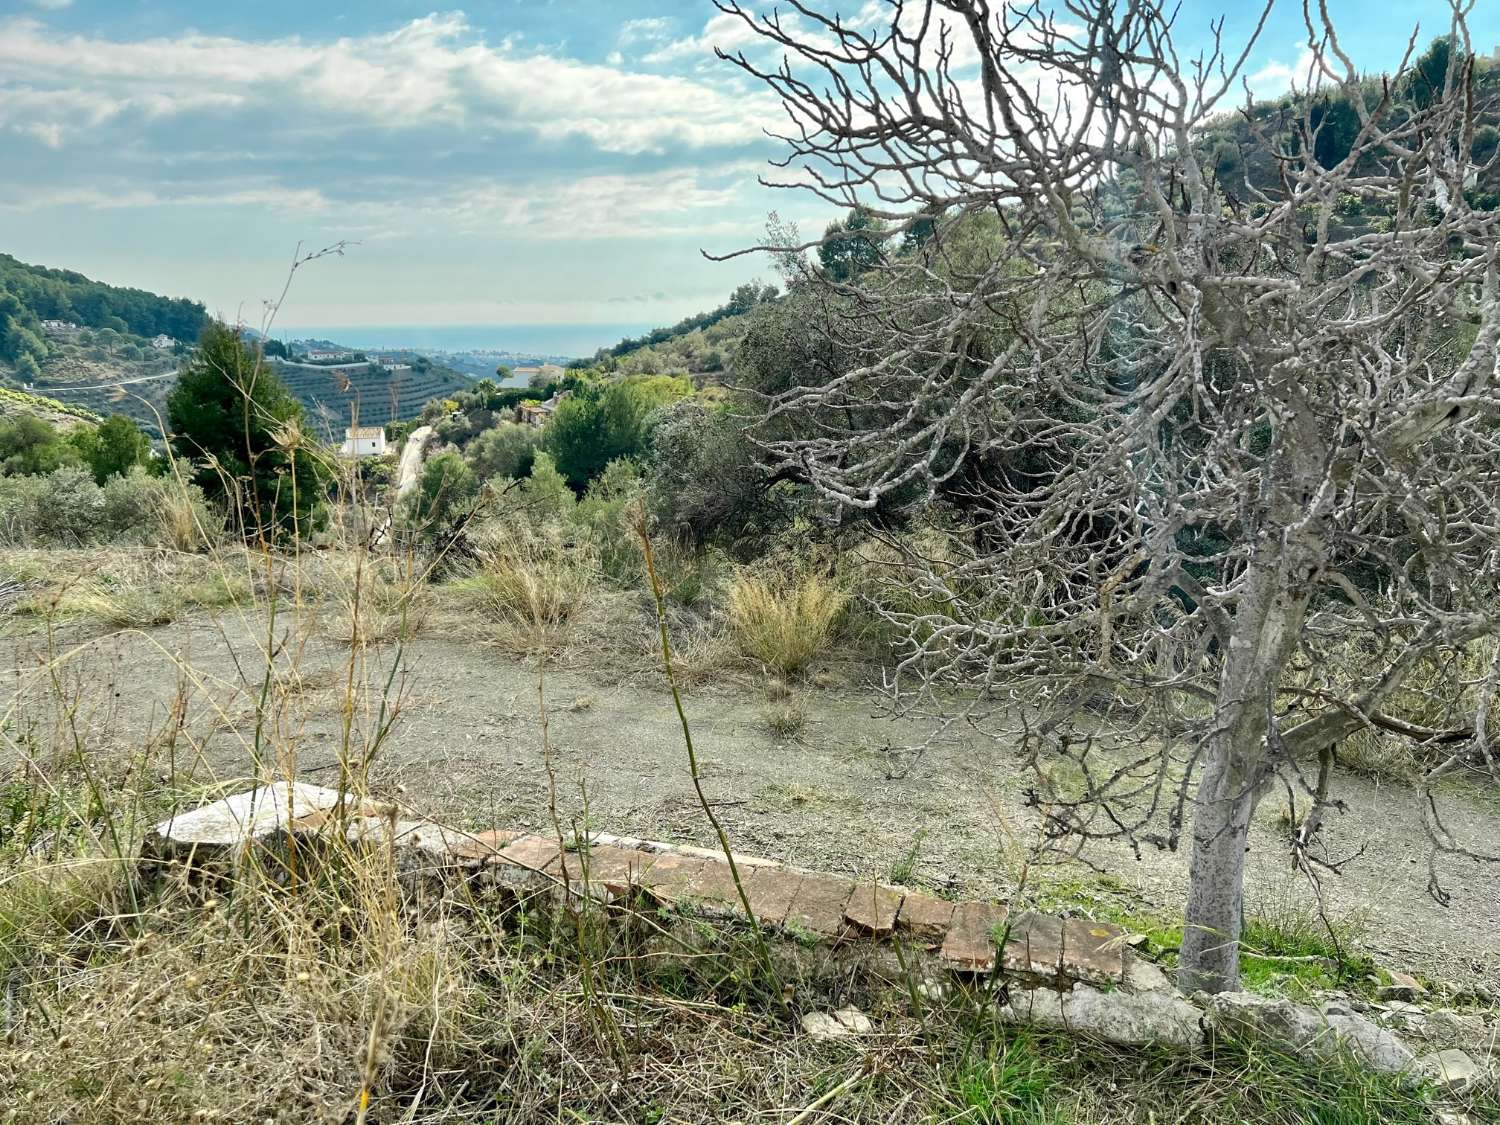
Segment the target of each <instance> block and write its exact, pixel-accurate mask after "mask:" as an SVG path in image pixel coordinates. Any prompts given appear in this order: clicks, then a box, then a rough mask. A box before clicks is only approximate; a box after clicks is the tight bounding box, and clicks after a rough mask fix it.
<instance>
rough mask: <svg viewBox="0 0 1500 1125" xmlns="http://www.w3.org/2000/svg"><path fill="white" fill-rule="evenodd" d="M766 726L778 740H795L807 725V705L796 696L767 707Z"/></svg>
mask: <svg viewBox="0 0 1500 1125" xmlns="http://www.w3.org/2000/svg"><path fill="white" fill-rule="evenodd" d="M765 717H766V728H767V729H768V730H770V732H771V735H772V736H773V737H774V738H775V739H776V740H777V741H778V742H791V741H793V740H795V739H796V738H797V737H798V736H799V735H800V734H801V733H802V731H803V728H804V727H806V726H807V707H806V706H805V705H804V704H803V702H802V700H800V699H797V698H795V697H793V698H790V699H783V700H781V701H779V702H777V703H772V704H770V705H769V706H767V707H766V710H765Z"/></svg>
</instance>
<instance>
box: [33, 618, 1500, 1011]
mask: <svg viewBox="0 0 1500 1125" xmlns="http://www.w3.org/2000/svg"><path fill="white" fill-rule="evenodd" d="M260 628H261V625H260V623H259V622H250V621H246V620H244V619H242V618H241V617H240V616H239V615H238V614H236V613H234V612H230V613H226V614H223V615H221V616H219V617H217V618H209V617H206V616H199V617H195V618H192V619H187V620H184V621H181V622H178V623H176V624H172V625H168V626H164V627H160V628H155V629H149V630H144V631H126V632H118V633H114V634H105V633H104V632H103V631H102V630H101V629H100V628H99V627H97V626H91V627H82V626H78V627H73V628H71V629H69V630H67V631H65V632H64V633H63V634H61V635H58V636H55V637H54V638H53V640H52V642H51V645H52V651H53V652H55V653H66V654H67V655H66V659H65V660H64V661H63V662H62V664H63V668H64V671H65V675H64V680H65V682H66V683H67V684H68V685H70V689H69V690H70V691H71V690H75V689H76V691H77V694H78V696H79V697H80V698H81V699H83V700H85V701H86V702H85V705H84V706H83V707H82V708H81V710H80V713H79V714H80V717H81V719H82V721H83V722H84V724H85V726H86V727H87V728H88V729H89V730H90V731H91V732H92V733H91V734H90V743H91V745H93V746H96V747H98V748H100V750H99V752H104V750H105V749H107V748H110V747H114V748H116V749H117V748H118V747H120V746H122V745H134V744H139V742H140V740H141V738H142V735H143V734H144V732H145V731H146V730H147V729H149V728H158V729H159V728H161V727H162V726H163V725H164V724H165V723H167V722H168V721H169V718H170V715H171V713H172V707H173V703H174V698H176V697H177V696H178V694H179V692H180V693H181V698H182V699H183V701H184V703H185V715H186V718H185V725H184V728H183V736H182V737H181V738H179V739H178V740H177V750H176V752H175V753H176V764H175V766H174V767H173V768H176V769H180V770H183V771H188V770H191V771H192V772H194V773H195V774H196V775H197V776H198V777H199V778H200V779H203V778H209V777H212V778H214V779H217V780H219V781H222V782H225V783H229V782H233V781H235V780H236V779H248V778H249V777H251V776H253V775H254V773H255V772H256V765H255V759H256V754H257V751H256V746H255V740H254V737H253V734H252V731H251V730H250V727H251V725H252V724H249V723H247V721H246V720H247V719H248V718H249V717H250V716H251V715H252V714H253V710H254V699H255V696H256V694H257V693H258V692H259V690H260V685H261V681H260V671H261V669H262V668H263V666H264V664H263V661H262V660H261V658H260V655H259V654H260V652H261V638H260V634H259V629H260ZM10 631H11V633H12V636H11V639H10V641H9V642H8V644H7V646H6V650H5V651H6V655H7V658H8V661H9V663H10V664H11V666H12V667H13V668H14V670H15V671H14V673H9V672H8V673H7V676H6V679H7V682H8V684H16V683H20V682H28V683H29V682H33V681H34V679H35V677H26V676H25V674H26V672H27V671H28V670H35V669H37V668H38V666H39V664H38V657H39V653H41V652H43V651H44V650H45V649H46V644H47V642H46V639H45V637H44V636H43V634H41V633H40V632H39V631H38V630H37V629H36V628H35V627H34V626H33V627H28V628H25V629H21V628H12V629H11V630H10ZM279 637H280V638H281V641H282V642H283V644H282V660H283V663H284V665H285V667H286V668H290V667H292V664H293V663H294V664H295V667H296V671H295V673H292V672H284V673H283V675H282V676H281V677H279V678H278V680H277V682H276V685H275V688H276V690H277V691H278V692H280V693H281V695H282V696H283V698H285V699H286V701H287V706H286V708H285V709H284V713H283V715H282V717H281V719H280V720H279V721H278V723H277V727H278V729H277V730H276V731H274V732H267V733H266V735H265V736H264V737H263V739H262V742H263V745H270V744H272V743H274V744H276V745H278V746H280V747H281V748H282V751H281V753H282V754H283V756H284V757H286V758H289V759H292V760H294V761H295V766H296V770H297V773H298V775H299V776H300V777H302V778H303V779H305V780H308V781H311V782H314V783H325V784H326V783H330V782H332V781H334V780H335V779H336V778H337V773H338V765H339V759H340V753H341V747H342V746H343V745H344V744H345V738H346V736H345V722H344V716H343V715H342V714H341V709H340V706H339V701H340V699H341V698H342V692H343V685H344V683H345V678H346V676H347V675H348V652H349V650H348V647H347V646H346V645H343V644H340V643H338V642H336V641H333V640H330V639H327V638H326V637H324V636H322V635H320V634H318V633H309V634H295V633H286V634H279ZM588 655H589V654H587V653H583V654H579V653H573V654H571V657H570V659H568V660H567V661H566V662H565V666H564V667H561V668H553V669H552V670H550V671H549V672H548V673H547V674H546V676H545V683H544V685H543V688H542V697H544V698H545V700H546V702H547V709H548V715H549V738H550V742H551V744H552V747H553V753H552V760H553V763H554V765H555V773H556V779H557V781H556V798H557V802H558V804H559V806H560V808H561V809H562V812H563V815H564V817H565V818H577V819H580V820H582V819H585V818H586V819H587V820H588V822H589V823H591V824H593V825H594V826H596V827H600V828H605V829H607V830H609V831H612V832H615V833H620V834H628V835H633V836H639V837H643V838H653V839H660V840H668V841H680V842H690V843H699V844H708V843H711V842H712V841H711V836H710V833H709V831H708V829H707V826H706V824H705V822H704V819H703V816H702V813H701V811H700V810H699V809H698V807H697V804H696V802H695V799H694V796H693V791H692V787H691V784H690V781H689V778H688V773H687V767H686V760H685V756H684V750H683V740H682V731H681V728H680V727H679V725H678V722H677V718H676V715H675V713H674V711H673V710H672V706H671V702H670V698H669V696H668V695H667V693H666V691H665V689H664V685H663V684H662V683H661V682H660V680H659V678H658V677H656V676H654V675H652V674H650V673H649V671H644V670H641V669H640V668H637V669H636V670H635V672H634V673H633V674H629V675H622V674H620V672H619V670H618V669H617V668H610V667H608V665H607V662H606V661H605V660H604V659H603V658H602V657H601V658H600V660H599V661H598V662H591V661H590V660H589V659H588ZM393 659H394V650H390V649H388V650H384V652H383V655H381V656H380V657H378V658H377V659H376V661H375V662H374V663H372V665H371V666H369V667H367V668H365V669H363V670H362V672H361V675H362V677H363V679H364V680H365V681H366V682H367V683H368V684H369V685H371V690H372V692H375V693H378V689H379V686H380V685H382V684H384V683H385V682H386V680H387V677H388V676H389V675H390V674H391V671H392V667H391V663H390V662H391V661H392V660H393ZM594 663H596V665H597V666H596V668H595V669H594V670H591V668H590V665H591V664H594ZM601 668H602V669H603V671H600V670H598V669H601ZM394 671H395V675H394V678H393V679H392V680H391V683H392V691H393V692H394V693H396V694H398V695H399V697H400V699H401V706H400V714H399V716H398V718H397V721H396V723H395V725H394V727H393V728H392V730H391V732H390V734H389V736H388V737H387V738H386V739H385V740H384V742H383V744H382V745H381V747H380V749H379V751H378V753H377V754H376V756H375V758H374V760H373V762H372V764H371V768H370V779H371V781H372V784H373V785H374V788H375V790H376V791H377V792H378V793H379V794H381V795H384V796H389V797H393V798H396V799H398V800H400V801H401V802H403V803H404V804H406V805H407V806H409V807H410V808H412V809H413V810H414V811H416V812H418V813H420V814H421V815H425V816H429V817H433V818H435V819H439V820H443V821H446V822H449V823H455V824H459V825H462V826H465V827H491V826H499V827H511V828H538V827H542V826H544V825H545V824H546V823H547V818H548V811H547V810H548V802H549V781H548V771H547V768H546V758H545V756H544V754H543V750H542V738H541V731H540V724H539V721H538V715H539V705H538V701H539V694H538V672H537V668H536V666H535V662H534V661H531V660H528V659H522V658H518V657H515V656H513V655H508V654H506V653H503V652H501V651H499V650H498V649H496V648H494V647H492V646H487V645H483V644H478V643H475V642H473V641H472V640H464V639H458V638H457V636H456V635H454V634H453V633H452V631H445V630H439V631H437V632H433V633H429V634H427V635H423V636H419V637H418V638H417V639H415V640H414V641H412V642H410V643H409V644H408V645H407V646H406V647H405V649H404V650H403V651H402V653H401V658H400V664H399V666H398V667H396V668H395V669H394ZM851 680H852V677H844V682H843V683H842V686H840V685H831V686H827V687H823V688H817V687H806V688H804V689H800V690H801V692H802V697H801V700H800V702H801V703H802V705H803V706H805V709H806V712H807V716H808V718H807V724H806V726H805V728H804V729H803V730H802V731H801V732H800V733H799V734H798V735H796V736H795V737H791V738H777V737H776V736H774V735H773V734H772V733H771V731H770V729H769V728H768V724H767V718H766V713H767V707H768V704H767V701H766V698H765V696H764V693H763V689H762V687H761V686H760V684H759V682H758V681H757V680H756V679H755V678H754V677H750V676H748V675H744V674H732V675H729V674H726V675H724V676H722V677H719V678H717V679H715V680H713V681H710V682H707V683H703V684H699V685H696V686H694V687H692V688H691V690H690V691H689V692H688V697H687V711H688V715H689V718H690V720H691V723H692V728H693V733H694V737H695V740H696V743H697V747H698V753H699V756H700V759H701V762H702V765H703V772H704V778H705V788H706V789H707V791H708V794H709V796H710V797H711V799H713V800H714V802H715V803H716V805H717V807H718V810H719V813H720V816H721V817H722V818H723V820H724V822H725V824H726V826H727V828H728V829H729V831H730V834H731V835H732V837H733V838H734V841H735V843H736V845H737V847H738V848H740V849H742V850H744V851H747V852H753V853H758V854H761V855H766V856H770V857H774V858H775V859H778V860H782V861H785V862H789V863H795V864H802V865H805V866H808V867H813V868H818V869H822V870H827V871H833V872H840V873H845V874H849V875H853V876H860V877H865V878H872V879H890V878H893V877H898V878H899V879H900V881H903V882H906V883H908V884H912V885H917V886H923V887H927V888H929V889H934V890H937V891H939V892H942V893H945V894H949V895H958V894H968V895H995V896H998V897H1001V898H1005V897H1009V896H1010V895H1011V894H1012V893H1013V891H1014V881H1015V879H1016V876H1017V871H1018V867H1017V859H1018V844H1020V843H1024V842H1026V841H1029V840H1030V839H1031V832H1030V829H1031V827H1032V825H1033V821H1032V819H1031V815H1032V814H1030V813H1029V812H1028V811H1027V810H1026V808H1025V806H1024V797H1023V794H1024V791H1025V788H1026V785H1027V779H1028V774H1027V773H1026V771H1025V770H1024V769H1023V768H1022V767H1021V765H1020V763H1019V762H1018V761H1017V758H1016V755H1015V752H1014V748H1013V747H1012V746H1009V745H1006V744H1005V743H1004V742H1003V741H1002V742H999V743H997V742H994V741H991V740H989V739H986V738H982V737H980V736H978V735H976V734H974V733H972V732H970V731H967V730H965V731H961V732H955V733H953V734H952V735H951V736H950V737H947V738H945V739H944V740H941V741H939V742H937V743H935V744H934V745H932V746H931V747H930V748H928V749H927V750H926V751H925V752H924V753H923V754H922V755H920V756H919V757H917V758H915V760H913V759H912V758H911V757H909V756H907V755H905V754H902V753H900V752H899V749H900V748H901V747H904V746H908V745H912V744H915V743H917V742H920V741H921V740H922V738H923V737H924V735H925V733H926V728H925V727H923V726H922V725H921V724H919V723H917V722H915V721H912V720H892V719H890V718H889V717H887V716H885V715H884V714H883V713H882V708H881V700H880V698H879V696H878V694H877V693H875V692H874V691H872V690H866V689H862V688H859V687H856V686H850V681H851ZM37 708H38V704H36V703H35V702H34V701H33V702H32V703H30V704H28V705H27V707H26V708H25V710H24V712H23V713H25V714H28V715H30V716H32V717H33V718H34V717H35V716H36V715H37V714H38V713H39V712H38V710H37ZM376 716H377V709H376V705H375V700H374V698H373V696H372V698H371V699H369V700H367V701H366V703H365V704H364V705H362V706H361V707H360V708H357V709H356V711H355V713H354V714H353V715H352V716H351V717H350V723H351V727H350V730H351V735H350V739H351V742H352V744H355V745H358V744H360V743H361V742H362V741H363V739H364V737H365V736H367V735H368V734H369V732H370V731H371V730H372V729H373V727H374V726H375V725H376V723H377V722H378V720H377V717H376ZM1340 786H1341V793H1342V796H1343V798H1344V799H1345V801H1346V802H1347V809H1346V811H1345V812H1344V813H1343V814H1342V815H1341V816H1335V817H1333V818H1332V819H1331V821H1330V823H1329V825H1328V834H1329V837H1330V839H1329V845H1330V851H1331V852H1333V853H1334V854H1339V855H1349V856H1354V857H1355V858H1353V859H1351V861H1350V862H1349V863H1348V864H1347V865H1346V866H1345V867H1344V869H1343V873H1342V874H1341V875H1338V876H1330V877H1329V878H1328V879H1327V880H1326V881H1325V882H1324V885H1323V891H1324V894H1325V895H1326V899H1327V903H1328V907H1329V910H1330V912H1331V913H1332V914H1334V915H1336V916H1341V917H1347V916H1351V915H1357V916H1358V917H1359V918H1360V919H1361V925H1362V930H1363V932H1364V934H1365V940H1366V944H1367V945H1368V947H1369V948H1370V949H1371V951H1372V952H1373V953H1374V954H1375V955H1376V957H1377V958H1378V959H1380V960H1381V961H1382V963H1386V964H1389V965H1392V966H1405V967H1408V968H1412V969H1415V970H1418V971H1421V972H1426V973H1430V974H1432V975H1434V976H1437V977H1440V978H1441V979H1444V980H1447V981H1452V982H1454V983H1456V984H1458V985H1462V986H1465V987H1473V986H1479V987H1482V988H1489V989H1495V988H1497V987H1500V878H1497V877H1496V873H1495V872H1493V871H1486V870H1483V869H1481V868H1479V867H1478V866H1470V865H1464V864H1458V863H1448V864H1446V865H1445V866H1443V867H1441V868H1440V872H1441V874H1442V876H1443V880H1444V882H1445V884H1446V885H1447V886H1449V887H1450V888H1451V889H1452V891H1453V898H1452V901H1451V903H1450V904H1449V905H1447V906H1439V905H1438V904H1437V903H1436V902H1435V901H1434V900H1433V898H1432V897H1430V896H1429V895H1428V893H1427V890H1426V883H1427V856H1428V846H1427V839H1426V835H1425V833H1424V830H1423V828H1422V824H1421V805H1420V797H1419V795H1418V794H1417V793H1414V792H1412V791H1410V790H1408V789H1405V788H1402V787H1399V786H1394V785H1391V784H1389V783H1381V782H1376V781H1372V780H1369V779H1364V778H1360V777H1355V776H1344V777H1341V778H1340ZM1444 811H1445V816H1446V821H1447V823H1448V825H1449V827H1450V828H1452V829H1453V830H1454V831H1455V833H1456V834H1458V835H1460V836H1461V837H1465V838H1468V839H1471V840H1477V841H1483V840H1494V839H1495V838H1497V836H1500V801H1497V800H1496V799H1494V798H1493V797H1490V796H1486V795H1485V794H1483V793H1481V792H1477V791H1466V790H1455V791H1454V792H1452V793H1449V794H1447V795H1446V796H1445V803H1444ZM1277 819H1278V810H1277V808H1276V807H1275V803H1274V802H1273V801H1267V802H1266V806H1265V807H1264V808H1263V810H1262V815H1261V818H1260V822H1259V823H1258V824H1257V826H1256V829H1255V836H1254V841H1253V847H1252V854H1251V862H1250V869H1249V879H1250V884H1251V885H1250V902H1251V910H1252V911H1253V910H1259V909H1268V908H1278V907H1281V906H1284V905H1286V904H1287V903H1292V904H1309V903H1311V901H1312V896H1311V892H1310V891H1309V889H1308V887H1307V886H1306V885H1305V883H1303V882H1302V881H1300V880H1298V879H1296V878H1293V877H1292V876H1291V875H1290V872H1289V870H1288V862H1287V854H1286V849H1285V845H1284V843H1283V838H1282V837H1283V834H1284V826H1282V825H1280V824H1278V823H1277ZM1087 858H1088V859H1089V860H1090V862H1091V863H1092V864H1094V865H1096V867H1097V868H1098V871H1094V870H1090V869H1089V868H1088V867H1087V866H1084V865H1081V864H1074V865H1072V866H1071V867H1069V868H1064V869H1057V870H1049V871H1048V872H1047V874H1046V878H1047V879H1049V880H1053V881H1054V886H1056V887H1059V888H1061V890H1062V891H1063V893H1076V894H1077V895H1078V896H1079V901H1080V903H1081V904H1083V905H1084V906H1087V904H1088V903H1089V902H1090V900H1097V899H1099V898H1101V897H1107V898H1108V899H1109V900H1110V901H1111V902H1112V903H1114V904H1115V905H1120V904H1123V905H1124V906H1126V907H1128V908H1129V909H1130V911H1131V912H1132V913H1138V914H1142V915H1150V914H1153V913H1158V912H1159V913H1162V914H1168V913H1170V911H1171V910H1172V909H1173V908H1174V904H1176V903H1180V901H1181V897H1180V896H1181V894H1182V891H1183V884H1184V856H1182V855H1181V854H1174V853H1170V852H1160V851H1156V850H1154V849H1149V850H1145V851H1143V852H1142V854H1141V856H1140V858H1139V859H1137V858H1136V857H1135V856H1134V855H1133V854H1132V853H1131V852H1130V851H1129V850H1128V849H1126V848H1123V847H1114V846H1099V847H1097V848H1095V849H1093V850H1091V851H1090V852H1089V853H1088V854H1087ZM1100 872H1102V873H1103V877H1102V878H1101V875H1100ZM1033 880H1035V876H1033ZM1037 885H1041V884H1039V883H1036V882H1033V886H1037Z"/></svg>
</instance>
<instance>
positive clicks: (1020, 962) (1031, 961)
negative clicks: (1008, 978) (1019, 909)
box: [1005, 910, 1063, 977]
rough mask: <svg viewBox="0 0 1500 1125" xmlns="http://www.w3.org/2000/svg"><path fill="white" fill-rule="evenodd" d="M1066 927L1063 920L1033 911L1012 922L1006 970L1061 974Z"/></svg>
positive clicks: (1038, 973)
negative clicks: (1064, 927) (1064, 929)
mask: <svg viewBox="0 0 1500 1125" xmlns="http://www.w3.org/2000/svg"><path fill="white" fill-rule="evenodd" d="M1062 956H1063V923H1062V919H1061V918H1053V917H1050V916H1048V915H1045V914H1034V913H1032V912H1031V911H1029V910H1028V911H1026V913H1024V914H1021V915H1020V916H1018V917H1016V918H1013V919H1011V926H1010V934H1009V936H1008V939H1007V940H1006V943H1005V968H1006V970H1007V971H1009V972H1016V973H1030V974H1032V975H1033V976H1038V977H1055V976H1057V975H1058V973H1059V972H1060V971H1061V967H1062Z"/></svg>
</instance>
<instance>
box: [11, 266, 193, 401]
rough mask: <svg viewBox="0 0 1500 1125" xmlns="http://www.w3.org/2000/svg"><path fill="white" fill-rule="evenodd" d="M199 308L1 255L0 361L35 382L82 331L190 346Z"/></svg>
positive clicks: (153, 294)
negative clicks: (58, 348)
mask: <svg viewBox="0 0 1500 1125" xmlns="http://www.w3.org/2000/svg"><path fill="white" fill-rule="evenodd" d="M205 317H206V314H205V312H204V310H203V305H202V304H201V303H199V302H197V301H190V300H187V299H183V298H171V297H162V296H159V295H157V294H155V293H148V292H146V291H145V290H142V289H130V288H125V287H121V286H116V285H108V284H105V283H104V282H101V281H94V280H93V279H91V278H88V277H85V276H84V275H83V274H81V273H76V272H74V271H73V270H63V269H51V268H48V267H46V266H34V265H28V264H27V263H25V262H22V261H19V260H18V259H16V258H14V257H12V256H11V255H9V254H0V360H4V361H5V362H6V363H8V364H11V365H13V366H14V367H15V369H16V371H17V372H18V373H19V374H20V375H22V376H32V377H34V376H35V375H37V374H38V373H39V371H38V367H39V365H40V364H41V363H42V362H43V361H44V360H46V359H47V357H48V356H49V355H51V354H52V352H53V350H54V348H55V347H56V345H57V344H58V343H59V342H67V341H68V340H70V339H72V338H74V337H76V336H78V335H79V334H80V333H81V332H82V331H85V330H91V329H92V330H108V331H111V332H114V333H117V334H119V335H123V336H132V337H136V338H138V339H141V340H150V339H152V338H155V337H158V336H166V337H169V338H170V339H172V340H175V341H182V342H191V341H193V340H196V339H197V338H198V334H199V333H200V332H201V331H202V330H203V322H204V319H205Z"/></svg>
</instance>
